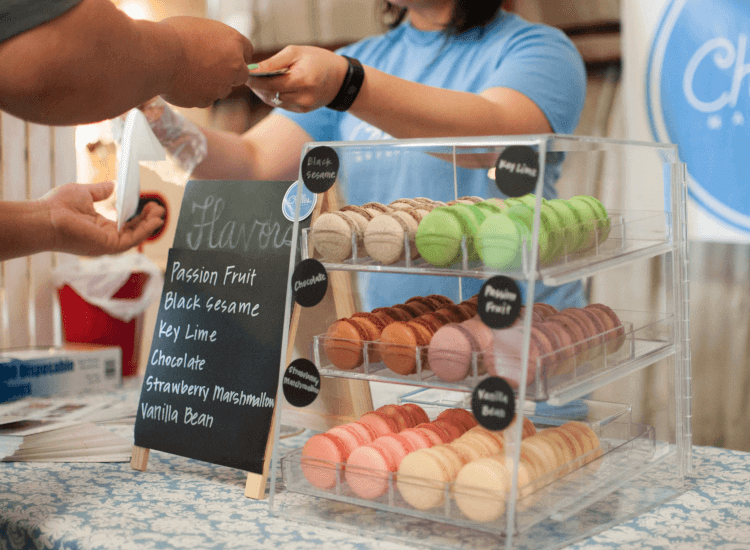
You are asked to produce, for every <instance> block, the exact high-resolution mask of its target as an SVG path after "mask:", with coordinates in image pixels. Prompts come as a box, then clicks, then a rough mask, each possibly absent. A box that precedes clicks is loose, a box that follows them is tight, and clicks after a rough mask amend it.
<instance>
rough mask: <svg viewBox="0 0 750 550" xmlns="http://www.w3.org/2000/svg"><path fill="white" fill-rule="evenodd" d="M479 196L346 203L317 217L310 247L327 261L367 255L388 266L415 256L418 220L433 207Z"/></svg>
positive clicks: (468, 201)
mask: <svg viewBox="0 0 750 550" xmlns="http://www.w3.org/2000/svg"><path fill="white" fill-rule="evenodd" d="M482 200H483V199H482V198H481V197H469V196H466V197H461V198H459V199H456V200H454V201H450V202H442V201H435V200H432V199H428V198H426V197H417V198H414V199H406V198H404V199H396V200H394V201H392V202H391V203H389V204H382V203H379V202H368V203H366V204H363V205H362V206H357V205H347V206H344V207H342V208H340V209H339V210H336V211H333V212H325V213H323V214H321V215H320V216H318V218H317V219H316V220H315V221H314V222H313V224H312V226H311V228H310V234H311V238H312V244H313V249H314V250H315V251H317V253H318V254H320V256H321V257H322V258H323V260H325V261H328V262H342V261H344V260H347V259H349V258H351V257H352V256H357V257H366V256H369V257H371V258H372V259H373V260H375V261H376V262H378V263H381V264H384V265H390V264H393V263H396V262H398V261H400V260H403V259H405V257H406V256H407V255H408V256H409V257H410V258H411V259H416V258H417V257H419V253H418V251H417V249H416V247H415V243H414V238H415V235H416V232H417V228H418V226H419V223H420V221H421V220H422V219H423V218H424V217H425V216H426V215H427V214H429V213H430V212H431V211H432V210H433V209H435V208H441V207H450V206H454V205H464V206H468V205H469V204H476V203H479V202H482Z"/></svg>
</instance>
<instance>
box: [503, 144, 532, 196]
mask: <svg viewBox="0 0 750 550" xmlns="http://www.w3.org/2000/svg"><path fill="white" fill-rule="evenodd" d="M538 177H539V153H537V152H536V151H534V149H532V148H531V147H529V146H528V145H511V146H510V147H506V148H505V149H504V150H503V152H502V153H501V154H500V157H499V158H498V159H497V162H496V163H495V184H496V185H497V188H498V189H499V190H500V192H501V193H503V194H505V195H507V196H509V197H522V196H524V195H527V194H529V193H533V192H534V189H535V188H536V181H537V178H538Z"/></svg>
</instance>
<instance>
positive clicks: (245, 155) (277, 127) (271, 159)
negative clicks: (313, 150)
mask: <svg viewBox="0 0 750 550" xmlns="http://www.w3.org/2000/svg"><path fill="white" fill-rule="evenodd" d="M203 133H204V135H205V136H206V140H207V146H208V147H207V149H208V154H207V156H206V158H205V160H204V161H203V162H201V163H200V164H199V165H198V166H197V167H196V168H195V170H194V171H193V176H195V177H196V178H201V179H232V180H251V181H279V180H290V181H293V180H296V179H297V176H298V175H299V162H300V158H299V155H300V151H301V150H302V147H303V146H304V144H305V143H307V142H309V141H311V139H312V138H311V137H310V136H309V135H308V134H307V133H306V132H305V131H304V130H302V129H301V128H300V127H299V126H297V124H295V123H294V122H291V121H290V120H289V119H288V118H286V117H284V116H282V115H275V114H271V115H269V116H267V117H265V118H264V119H263V120H261V121H260V122H258V123H257V124H256V125H255V126H253V127H252V128H251V129H250V130H249V131H248V132H246V133H245V134H244V135H241V136H240V135H238V134H233V133H230V132H220V131H216V130H210V129H205V128H204V129H203Z"/></svg>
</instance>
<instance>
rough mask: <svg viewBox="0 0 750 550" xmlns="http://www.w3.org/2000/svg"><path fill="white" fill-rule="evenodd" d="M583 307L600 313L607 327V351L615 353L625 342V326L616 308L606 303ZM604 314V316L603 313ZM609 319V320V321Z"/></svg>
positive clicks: (605, 336) (605, 337)
mask: <svg viewBox="0 0 750 550" xmlns="http://www.w3.org/2000/svg"><path fill="white" fill-rule="evenodd" d="M583 309H586V310H592V311H593V312H594V313H598V314H599V315H600V318H601V319H602V322H604V324H605V326H606V327H607V332H606V333H605V335H604V339H605V341H606V342H607V353H614V352H616V351H617V350H618V349H620V347H621V346H622V345H623V344H624V343H625V327H624V326H623V325H622V322H621V321H620V318H619V317H618V316H617V313H615V312H614V310H613V309H612V308H611V307H609V306H606V305H604V304H598V303H597V304H589V305H587V306H586V307H584V308H583ZM602 313H603V314H604V316H602V315H601V314H602ZM607 319H608V320H609V322H607Z"/></svg>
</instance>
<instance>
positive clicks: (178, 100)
mask: <svg viewBox="0 0 750 550" xmlns="http://www.w3.org/2000/svg"><path fill="white" fill-rule="evenodd" d="M252 53H253V49H252V45H251V43H250V41H249V40H247V38H245V37H244V36H242V35H241V34H240V33H238V32H237V31H235V30H234V29H232V28H231V27H228V26H227V25H224V24H222V23H219V22H217V21H212V20H210V19H202V18H195V17H173V18H169V19H165V20H163V21H161V22H159V23H154V22H150V21H140V20H133V19H131V18H130V17H128V16H127V15H125V14H124V13H123V12H121V11H120V10H118V9H117V8H116V7H115V6H114V4H113V3H112V2H111V1H110V0H83V1H82V2H81V3H80V4H78V5H77V6H75V7H73V8H71V9H70V10H68V11H67V12H65V13H63V14H62V15H60V16H59V17H56V18H55V19H52V20H51V21H48V22H47V23H44V24H42V25H39V26H38V27H35V28H32V29H30V30H28V31H25V32H23V33H21V34H19V35H16V36H14V37H12V38H10V39H8V40H6V41H4V42H2V43H0V109H2V110H4V111H7V112H9V113H11V114H13V115H15V116H18V117H20V118H23V119H25V120H29V121H32V122H38V123H42V124H66V125H73V124H83V123H89V122H96V121H100V120H104V119H107V118H113V117H115V116H117V115H120V114H121V113H124V112H125V111H127V110H129V109H131V108H133V107H136V106H137V105H139V104H141V103H143V102H145V101H147V100H148V99H150V98H152V97H154V96H156V95H162V96H163V97H165V99H167V100H168V101H169V102H170V103H172V104H174V105H178V106H182V107H205V106H208V105H210V104H211V102H213V101H215V100H216V99H219V98H222V97H225V96H226V95H228V94H229V92H230V91H231V89H232V87H234V86H239V85H241V84H243V83H245V81H246V80H247V75H248V69H247V63H248V62H249V61H250V59H251V57H252Z"/></svg>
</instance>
